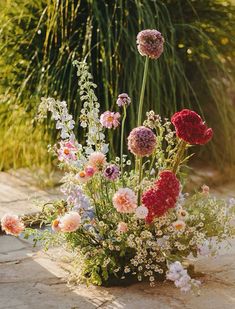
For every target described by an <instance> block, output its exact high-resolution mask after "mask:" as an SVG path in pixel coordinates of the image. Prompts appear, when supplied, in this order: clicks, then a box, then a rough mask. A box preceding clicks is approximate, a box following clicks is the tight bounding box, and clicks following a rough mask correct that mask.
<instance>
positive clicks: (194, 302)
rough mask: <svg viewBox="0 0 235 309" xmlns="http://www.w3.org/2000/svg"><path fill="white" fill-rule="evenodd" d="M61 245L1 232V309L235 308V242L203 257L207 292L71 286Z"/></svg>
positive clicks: (164, 287) (159, 286)
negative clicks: (44, 247)
mask: <svg viewBox="0 0 235 309" xmlns="http://www.w3.org/2000/svg"><path fill="white" fill-rule="evenodd" d="M58 250H62V249H55V250H54V249H53V250H50V251H49V252H46V253H45V252H43V251H41V250H40V248H33V247H32V245H31V244H30V243H29V242H27V241H25V240H21V239H17V238H14V237H11V236H1V237H0V309H45V308H49V309H50V308H55V309H57V308H59V309H60V308H61V309H94V308H102V309H179V308H180V309H233V308H235V241H233V246H232V248H231V249H230V250H229V252H228V253H226V252H225V251H224V249H223V251H222V252H221V255H220V256H219V257H217V258H201V259H200V261H198V262H197V263H196V268H197V270H199V271H202V272H204V273H205V276H204V277H202V278H201V280H202V281H203V285H202V288H201V295H200V296H197V295H193V294H191V293H189V294H183V293H181V292H180V291H179V290H178V289H176V288H175V287H174V286H173V284H171V283H169V282H167V283H164V284H162V283H159V284H157V286H156V287H155V288H150V287H149V285H148V284H147V283H140V284H135V285H132V286H130V287H123V288H122V287H118V288H117V287H112V288H103V287H95V286H89V287H87V286H85V285H79V286H76V287H73V288H69V287H68V286H67V284H66V276H67V272H66V271H65V270H64V269H65V268H64V267H61V266H63V264H64V263H65V262H64V260H63V262H61V261H59V260H58V261H55V260H54V257H55V256H56V254H57V253H58Z"/></svg>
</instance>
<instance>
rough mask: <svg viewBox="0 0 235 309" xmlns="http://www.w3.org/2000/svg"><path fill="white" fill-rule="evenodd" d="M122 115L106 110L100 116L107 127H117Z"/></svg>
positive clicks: (101, 121) (103, 124)
mask: <svg viewBox="0 0 235 309" xmlns="http://www.w3.org/2000/svg"><path fill="white" fill-rule="evenodd" d="M120 117H121V115H120V114H119V113H114V112H110V111H106V112H104V113H103V114H102V115H101V116H100V123H101V124H102V126H103V127H105V128H107V129H112V128H114V129H116V128H117V127H118V126H119V124H120V122H119V118H120Z"/></svg>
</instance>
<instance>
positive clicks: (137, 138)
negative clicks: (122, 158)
mask: <svg viewBox="0 0 235 309" xmlns="http://www.w3.org/2000/svg"><path fill="white" fill-rule="evenodd" d="M156 141H157V140H156V136H155V134H154V133H153V131H152V130H151V129H149V128H146V127H144V126H141V127H137V128H135V129H133V130H132V131H131V133H130V134H129V136H128V149H129V150H130V152H132V153H133V154H134V155H137V156H141V157H144V156H149V155H151V154H152V153H153V151H154V149H155V147H156Z"/></svg>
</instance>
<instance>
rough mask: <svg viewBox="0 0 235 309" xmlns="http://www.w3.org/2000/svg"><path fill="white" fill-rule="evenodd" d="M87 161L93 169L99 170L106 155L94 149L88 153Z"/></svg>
mask: <svg viewBox="0 0 235 309" xmlns="http://www.w3.org/2000/svg"><path fill="white" fill-rule="evenodd" d="M88 163H89V165H91V166H92V167H93V168H94V169H95V170H101V169H102V168H103V166H104V165H105V163H106V157H105V155H104V154H103V153H102V152H99V151H96V152H93V153H92V154H90V156H89V158H88Z"/></svg>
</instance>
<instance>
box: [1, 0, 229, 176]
mask: <svg viewBox="0 0 235 309" xmlns="http://www.w3.org/2000/svg"><path fill="white" fill-rule="evenodd" d="M0 25H1V28H0V71H1V76H0V169H1V170H8V169H10V168H21V167H29V168H31V169H40V170H43V171H45V172H46V173H48V174H50V173H51V172H52V171H53V170H54V169H55V165H56V164H55V162H54V161H53V158H52V157H50V155H49V154H48V153H47V144H48V143H50V144H52V143H53V142H54V141H55V139H56V130H55V127H54V124H53V123H51V122H50V121H46V122H45V123H44V124H42V125H39V124H37V123H36V122H35V121H34V120H33V119H34V117H35V115H36V112H37V107H38V104H39V102H40V98H41V97H42V96H45V97H46V96H53V97H55V98H57V99H60V100H66V101H67V103H68V106H69V110H70V113H71V114H72V115H73V116H74V118H75V120H76V121H77V122H78V120H79V111H80V109H81V102H80V99H79V92H78V86H77V77H76V69H75V68H74V67H73V66H72V61H73V60H75V59H78V60H82V59H83V58H84V57H85V56H86V57H87V60H88V63H89V64H90V70H91V72H92V74H93V76H94V81H95V83H97V84H98V88H97V95H98V98H99V102H100V103H101V110H102V111H104V110H106V109H114V110H115V109H116V104H115V102H116V98H117V95H118V94H119V93H121V92H127V93H128V94H129V96H130V97H131V98H132V104H131V106H130V108H129V113H128V117H129V119H128V120H129V121H128V125H129V128H128V130H127V132H126V134H128V131H129V129H130V128H131V127H134V126H135V121H136V114H137V104H135V103H137V102H138V97H139V92H140V87H141V83H142V73H143V61H144V59H143V57H141V56H140V55H139V54H138V52H137V49H136V35H137V33H138V32H139V31H140V30H142V29H146V28H155V29H158V30H159V31H160V32H161V33H162V34H163V36H164V37H165V41H166V43H165V51H164V53H163V54H162V56H161V57H160V59H159V60H157V61H152V62H151V65H150V74H149V79H148V83H147V89H146V94H145V98H144V109H145V111H146V110H149V109H153V110H154V111H155V112H157V113H160V114H161V115H162V116H163V117H170V116H171V115H172V114H173V113H174V112H175V111H177V110H180V109H182V108H183V107H186V108H190V109H194V110H196V111H197V112H199V113H200V114H201V115H202V116H203V117H204V118H205V120H206V121H207V123H208V125H209V126H211V127H212V128H213V130H214V132H215V134H214V138H213V140H212V142H210V143H209V144H208V145H207V146H205V147H200V148H198V149H197V148H196V151H197V152H198V156H197V161H195V162H194V164H199V165H200V166H205V165H207V166H208V165H210V166H213V167H215V168H216V169H219V170H221V173H225V171H226V177H228V176H233V174H234V166H235V130H234V127H235V88H234V82H235V69H234V59H235V4H234V3H233V2H231V1H219V0H218V1H216V0H164V1H158V0H128V1H127V0H126V1H124V0H117V1H113V0H110V1H108V0H80V1H79V0H0ZM76 130H77V134H78V135H79V136H80V138H79V139H82V134H81V131H80V128H79V126H77V127H76ZM117 150H118V149H117V146H116V145H115V144H114V143H113V141H112V140H111V152H110V153H115V152H116V151H117ZM194 150H195V149H194Z"/></svg>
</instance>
